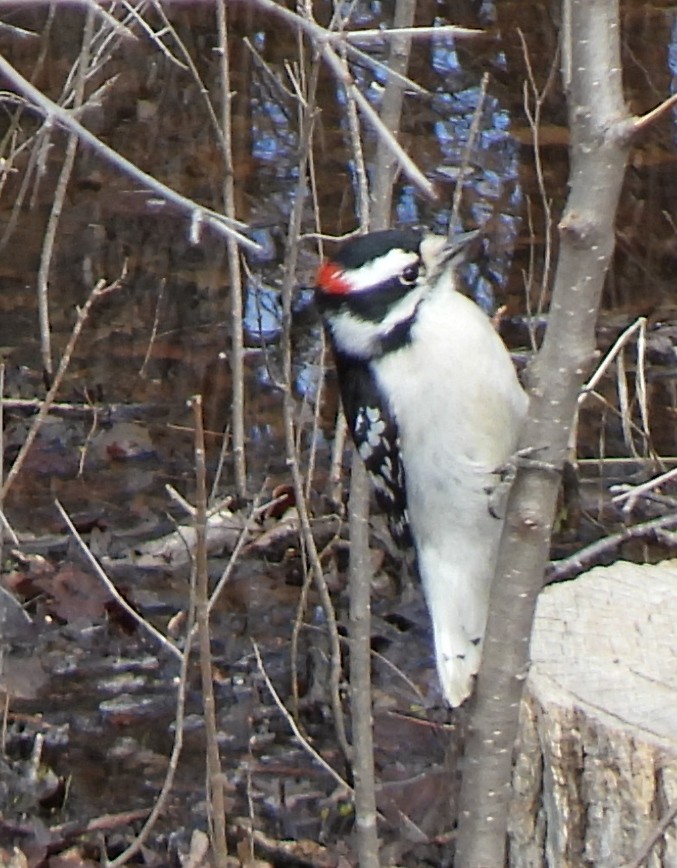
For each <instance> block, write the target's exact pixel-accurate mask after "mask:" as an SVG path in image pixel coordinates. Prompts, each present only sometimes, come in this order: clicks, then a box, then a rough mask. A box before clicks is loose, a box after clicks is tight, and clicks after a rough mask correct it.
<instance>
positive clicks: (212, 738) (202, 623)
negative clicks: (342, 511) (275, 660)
mask: <svg viewBox="0 0 677 868" xmlns="http://www.w3.org/2000/svg"><path fill="white" fill-rule="evenodd" d="M191 405H192V408H193V424H194V427H195V477H196V480H195V481H196V492H195V537H196V546H195V561H194V563H195V621H196V624H197V633H198V647H199V649H200V676H201V682H202V708H203V716H204V723H205V739H206V754H207V756H206V759H207V769H206V775H207V805H208V819H209V828H210V830H211V836H210V837H211V843H212V849H213V852H214V860H215V862H216V864H217V865H225V864H226V860H227V857H228V846H227V844H226V804H225V798H224V787H223V775H222V773H221V757H220V756H219V743H218V730H217V726H216V701H215V699H214V681H213V678H212V652H211V633H210V629H209V573H208V569H207V466H206V462H205V439H204V426H203V421H202V396H201V395H195V396H194V397H193V398H192V399H191Z"/></svg>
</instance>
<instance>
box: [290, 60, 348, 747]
mask: <svg viewBox="0 0 677 868" xmlns="http://www.w3.org/2000/svg"><path fill="white" fill-rule="evenodd" d="M318 76H319V64H317V63H315V64H314V65H313V68H312V72H311V75H310V76H309V80H308V87H307V95H306V106H305V108H304V110H303V113H302V127H301V133H300V141H301V149H302V150H301V154H300V158H299V170H298V171H299V175H298V178H299V180H298V185H297V189H296V192H295V194H294V204H293V207H292V213H291V216H290V219H289V230H288V235H287V252H286V257H285V268H284V275H285V276H284V281H283V286H282V341H281V344H282V365H283V385H282V389H283V405H282V409H283V416H284V431H285V449H286V453H287V464H288V466H289V469H290V471H291V476H292V482H293V485H294V495H295V498H296V508H297V510H298V513H299V521H300V524H301V533H302V535H303V543H304V545H305V548H306V552H307V554H308V557H309V559H310V566H311V570H312V574H313V580H314V582H315V586H316V588H317V591H318V594H319V596H320V600H321V603H322V608H323V610H324V613H325V617H326V619H327V628H328V630H329V641H330V646H331V670H330V685H329V687H330V695H331V702H332V712H333V715H334V725H335V727H336V736H337V738H338V741H339V744H340V745H341V748H342V750H343V752H344V754H345V755H346V757H349V755H350V745H349V742H348V737H347V735H346V730H345V721H344V719H343V708H342V705H341V697H340V692H339V685H340V681H341V645H340V641H339V636H338V628H337V625H336V614H335V613H334V607H333V605H332V601H331V596H330V594H329V590H328V588H327V584H326V582H325V579H324V574H323V571H322V564H321V563H320V559H319V557H318V554H317V547H316V545H315V540H314V539H313V534H312V529H311V527H310V519H309V516H308V508H307V504H306V501H305V498H304V496H303V477H302V474H301V470H300V467H299V460H298V454H297V452H296V436H295V421H294V412H295V405H294V396H293V393H292V388H293V378H292V368H291V308H292V290H293V286H294V275H295V273H296V263H297V259H298V236H299V234H300V227H301V217H302V214H303V208H304V203H305V198H306V191H307V170H308V153H309V150H310V145H311V140H312V128H313V123H314V111H315V93H316V90H317V81H318Z"/></svg>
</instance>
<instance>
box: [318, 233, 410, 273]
mask: <svg viewBox="0 0 677 868" xmlns="http://www.w3.org/2000/svg"><path fill="white" fill-rule="evenodd" d="M422 237H423V234H422V233H421V232H419V231H418V230H416V229H384V230H382V231H380V232H370V233H369V234H368V235H360V236H358V237H357V238H351V239H350V241H346V243H345V244H343V245H342V246H341V247H339V249H338V250H337V251H336V253H334V254H333V255H331V256H330V257H329V258H330V260H331V261H332V262H335V263H336V264H337V265H340V266H341V267H342V268H344V269H346V270H350V269H353V268H360V267H361V266H362V265H364V264H365V263H366V262H371V260H372V259H378V257H379V256H383V254H384V253H387V252H388V251H389V250H393V249H398V248H399V249H400V250H411V251H412V252H418V249H419V247H420V244H421V239H422Z"/></svg>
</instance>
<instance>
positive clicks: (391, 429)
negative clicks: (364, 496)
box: [336, 353, 413, 548]
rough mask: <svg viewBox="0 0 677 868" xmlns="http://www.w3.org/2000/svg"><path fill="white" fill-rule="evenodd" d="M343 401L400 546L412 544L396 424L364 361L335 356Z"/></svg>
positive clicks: (363, 458)
mask: <svg viewBox="0 0 677 868" xmlns="http://www.w3.org/2000/svg"><path fill="white" fill-rule="evenodd" d="M336 367H337V370H338V374H339V384H340V387H341V400H342V402H343V409H344V412H345V414H346V419H347V420H348V426H349V428H350V434H351V436H352V438H353V441H354V443H355V446H356V447H357V451H358V453H359V455H360V458H361V459H362V460H363V461H364V465H365V467H366V468H367V472H368V473H369V476H370V479H371V483H372V486H373V488H374V495H375V497H376V502H377V503H378V505H379V507H380V508H381V509H382V510H383V511H384V512H385V514H386V517H387V519H388V527H389V528H390V533H391V534H392V536H393V539H394V540H395V542H396V543H397V545H398V546H400V547H402V548H407V547H410V546H412V545H413V540H412V536H411V530H410V527H409V517H408V515H407V489H406V481H405V474H404V465H403V464H402V455H401V452H400V436H399V430H398V426H397V421H396V419H395V418H394V416H393V414H392V412H391V411H390V409H389V407H388V403H387V401H386V400H384V398H383V395H382V394H381V392H380V390H379V388H378V385H377V383H376V380H375V378H374V375H373V373H372V371H371V369H370V367H369V365H368V363H366V362H363V361H355V360H353V359H349V358H347V357H346V356H343V355H342V354H340V353H337V354H336Z"/></svg>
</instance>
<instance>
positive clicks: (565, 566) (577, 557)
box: [545, 513, 677, 584]
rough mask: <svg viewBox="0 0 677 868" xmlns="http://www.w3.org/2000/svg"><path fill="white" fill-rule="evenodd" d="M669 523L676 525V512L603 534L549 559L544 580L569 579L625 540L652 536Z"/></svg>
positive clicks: (668, 525) (548, 581)
mask: <svg viewBox="0 0 677 868" xmlns="http://www.w3.org/2000/svg"><path fill="white" fill-rule="evenodd" d="M671 525H677V513H673V514H671V515H661V516H660V517H659V518H652V519H650V520H649V521H643V522H641V523H640V524H633V525H632V527H625V528H623V530H620V531H618V533H612V534H610V535H609V536H605V537H604V539H600V540H597V541H596V542H594V543H590V545H588V546H586V547H585V548H583V549H580V551H577V552H576V553H575V554H573V555H570V557H568V558H562V559H561V560H559V561H551V563H550V565H549V566H548V569H547V571H546V574H545V581H546V583H548V584H549V583H551V582H561V581H563V580H564V579H570V578H572V577H573V576H575V575H577V574H578V573H581V572H583V570H585V569H587V568H588V567H589V566H590V564H592V563H593V562H594V561H596V560H597V559H598V558H600V557H601V556H602V555H604V554H606V553H607V552H609V551H612V550H613V549H615V548H617V547H618V546H619V545H621V543H624V542H625V541H626V540H629V539H637V538H639V537H647V536H652V535H654V534H655V533H656V532H657V531H659V530H662V529H663V528H666V527H670V526H671Z"/></svg>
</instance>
